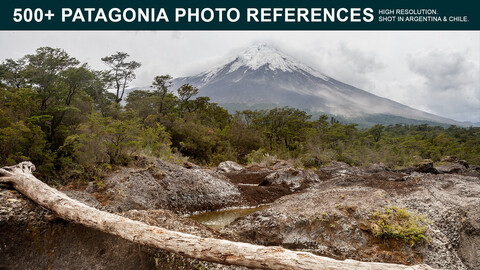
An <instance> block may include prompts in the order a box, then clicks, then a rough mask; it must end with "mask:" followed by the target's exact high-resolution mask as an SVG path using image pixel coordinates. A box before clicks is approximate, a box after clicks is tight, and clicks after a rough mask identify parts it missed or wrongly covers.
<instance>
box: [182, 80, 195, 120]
mask: <svg viewBox="0 0 480 270" xmlns="http://www.w3.org/2000/svg"><path fill="white" fill-rule="evenodd" d="M177 93H178V99H179V102H180V113H181V114H183V111H184V110H185V107H186V105H187V103H188V101H189V100H190V99H191V98H192V97H193V96H195V95H196V94H198V88H196V87H195V86H193V85H191V84H189V83H186V84H184V85H182V86H180V88H178V89H177Z"/></svg>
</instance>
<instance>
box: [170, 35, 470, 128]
mask: <svg viewBox="0 0 480 270" xmlns="http://www.w3.org/2000/svg"><path fill="white" fill-rule="evenodd" d="M184 83H190V84H192V85H194V86H196V87H198V88H199V90H200V91H199V95H201V96H208V97H210V98H211V100H212V101H214V102H217V103H219V104H220V105H221V104H228V103H233V104H245V105H248V106H252V105H257V104H275V105H276V106H291V107H295V108H299V109H303V110H308V111H310V112H318V113H327V114H332V115H339V116H343V117H346V118H359V117H366V116H369V115H375V114H384V115H394V116H400V117H403V118H408V119H415V120H428V121H433V122H439V123H447V124H457V125H458V124H461V123H460V122H456V121H453V120H451V119H447V118H443V117H440V116H436V115H433V114H429V113H426V112H423V111H420V110H416V109H413V108H411V107H408V106H405V105H402V104H400V103H398V102H394V101H392V100H389V99H386V98H382V97H379V96H376V95H373V94H371V93H369V92H367V91H364V90H361V89H359V88H356V87H353V86H351V85H348V84H345V83H342V82H340V81H338V80H335V79H333V78H331V77H328V76H326V75H324V74H322V73H320V72H318V71H316V70H314V69H312V68H310V67H308V66H306V65H304V64H302V63H300V62H298V61H297V60H296V59H294V58H293V57H290V56H288V55H286V54H283V53H282V52H280V51H278V50H277V49H275V48H273V47H271V46H269V45H267V44H264V43H261V44H257V45H254V46H252V47H250V48H248V49H246V50H244V51H243V52H242V53H241V54H240V55H238V56H237V57H235V58H233V59H230V60H228V61H227V62H226V64H224V65H220V66H218V67H214V68H212V69H210V70H207V71H205V72H202V73H200V74H198V75H195V76H191V77H183V78H177V79H175V80H174V88H173V89H176V88H178V87H179V86H180V85H182V84H184Z"/></svg>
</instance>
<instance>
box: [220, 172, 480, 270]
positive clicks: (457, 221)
mask: <svg viewBox="0 0 480 270" xmlns="http://www.w3.org/2000/svg"><path fill="white" fill-rule="evenodd" d="M335 170H337V171H338V173H336V172H335V171H332V170H330V169H328V168H324V171H328V172H329V175H330V176H329V178H328V179H322V182H320V183H318V184H316V185H314V186H312V187H311V188H309V189H307V190H305V192H303V193H296V194H292V195H288V196H285V197H282V198H280V199H278V200H277V201H275V202H274V203H273V205H272V206H271V207H269V208H268V209H264V210H261V211H259V212H256V213H254V214H252V215H249V216H245V217H242V218H239V219H237V220H236V221H234V222H233V223H232V224H230V225H228V226H227V227H225V228H224V229H223V231H224V232H225V233H228V232H232V233H233V232H235V233H237V234H238V235H239V236H240V237H241V238H244V239H246V240H247V241H249V242H253V243H257V244H264V245H282V246H284V247H287V248H293V249H300V250H306V251H310V252H314V253H317V254H319V255H324V256H329V257H333V258H338V259H357V260H367V261H381V262H395V263H402V264H419V263H426V264H429V265H430V266H432V267H434V268H441V269H472V270H473V269H480V259H479V258H480V251H479V249H478V247H479V246H480V211H479V210H478V209H480V177H478V176H466V175H458V174H425V173H419V172H415V173H413V174H411V175H409V176H403V181H389V179H390V178H392V179H396V178H399V177H401V174H399V173H395V172H382V173H381V174H378V173H368V172H366V171H361V170H357V169H354V168H350V169H349V168H346V167H345V168H344V167H337V168H336V169H335ZM325 177H326V176H325ZM386 206H390V207H392V206H397V207H400V208H405V209H407V210H408V211H409V212H410V213H413V214H415V215H419V216H421V215H425V216H426V218H427V219H428V220H430V224H429V225H428V231H427V236H428V238H429V240H428V241H426V242H423V243H417V244H416V245H414V246H412V245H411V244H409V243H406V242H404V241H402V240H400V239H392V238H385V239H380V238H377V237H374V236H373V234H372V228H373V227H372V226H373V225H372V224H373V223H372V222H371V215H372V213H373V212H374V211H378V210H383V209H385V207H386Z"/></svg>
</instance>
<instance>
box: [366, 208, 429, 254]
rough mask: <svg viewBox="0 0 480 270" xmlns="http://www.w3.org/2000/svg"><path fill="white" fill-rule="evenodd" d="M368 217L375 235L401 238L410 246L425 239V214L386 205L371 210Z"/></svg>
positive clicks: (427, 222)
mask: <svg viewBox="0 0 480 270" xmlns="http://www.w3.org/2000/svg"><path fill="white" fill-rule="evenodd" d="M370 218H371V220H372V224H371V229H372V233H373V235H374V236H375V237H380V238H394V239H402V240H404V241H405V242H406V243H409V244H410V245H412V246H413V245H415V244H417V243H420V242H422V241H425V240H427V237H426V232H427V228H428V226H427V225H428V224H429V221H428V220H427V219H426V217H425V216H421V215H415V214H412V213H410V212H408V211H407V210H406V209H405V208H399V207H396V206H393V207H389V206H386V207H385V209H383V210H377V211H375V212H373V213H372V215H371V217H370Z"/></svg>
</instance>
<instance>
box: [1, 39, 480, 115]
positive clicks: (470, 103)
mask: <svg viewBox="0 0 480 270" xmlns="http://www.w3.org/2000/svg"><path fill="white" fill-rule="evenodd" d="M257 42H267V43H270V44H271V45H273V46H275V47H277V48H278V49H279V50H280V51H283V52H284V53H286V54H289V55H291V56H293V57H295V58H297V59H298V60H300V61H301V62H303V63H305V64H307V65H309V66H311V67H312V68H314V69H316V70H318V71H320V72H323V73H324V74H326V75H328V76H331V77H333V78H335V79H337V80H340V81H343V82H345V83H348V84H351V85H353V86H356V87H359V88H361V89H364V90H366V91H369V92H371V93H373V94H376V95H379V96H382V97H386V98H389V99H392V100H395V101H397V102H400V103H403V104H405V105H408V106H411V107H414V108H417V109H421V110H423V111H426V112H430V113H434V114H437V115H440V116H444V117H448V118H451V119H455V120H461V121H472V122H480V32H479V31H476V32H468V31H458V32H439V31H436V32H427V31H416V32H397V31H387V32H372V31H371V32H360V31H356V32H348V31H341V32H335V31H313V32H311V31H292V32H289V31H275V32H267V31H245V32H242V31H226V32H223V31H210V32H208V31H181V32H174V31H138V32H135V31H130V32H120V31H117V32H103V31H97V32H88V31H77V32H61V31H55V32H41V31H36V32H28V31H16V32H7V31H3V32H0V60H2V61H3V60H4V59H6V58H13V59H17V58H20V57H22V56H24V55H25V54H31V53H34V52H35V49H36V48H38V47H42V46H50V47H57V48H62V49H65V50H66V51H67V52H68V53H69V54H70V55H72V56H74V57H76V58H77V59H79V60H80V61H82V62H88V63H89V64H90V66H91V67H92V68H94V69H105V68H106V66H105V65H103V63H102V61H101V60H100V58H101V57H104V56H107V55H110V54H113V53H115V52H116V51H124V52H127V53H129V54H130V55H131V59H132V60H136V61H138V62H141V63H142V67H141V68H140V69H139V70H138V71H137V79H136V80H135V81H133V82H132V83H131V84H130V86H132V87H134V86H148V85H150V84H151V81H152V79H153V78H154V77H155V76H156V75H162V74H170V75H172V76H173V77H179V76H189V75H195V74H197V73H199V72H202V71H204V70H206V69H209V68H211V67H212V66H214V65H218V64H222V63H224V61H225V60H226V58H229V57H232V56H235V54H237V53H239V52H240V51H242V50H243V49H245V48H246V47H248V46H251V45H252V44H254V43H257Z"/></svg>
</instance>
